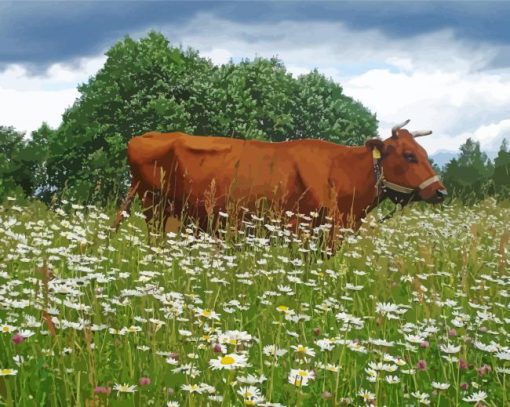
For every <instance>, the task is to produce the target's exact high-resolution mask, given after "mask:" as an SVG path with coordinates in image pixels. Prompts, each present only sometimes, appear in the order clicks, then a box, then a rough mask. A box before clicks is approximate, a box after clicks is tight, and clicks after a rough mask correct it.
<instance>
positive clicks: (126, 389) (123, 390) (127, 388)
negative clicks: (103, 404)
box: [113, 384, 136, 394]
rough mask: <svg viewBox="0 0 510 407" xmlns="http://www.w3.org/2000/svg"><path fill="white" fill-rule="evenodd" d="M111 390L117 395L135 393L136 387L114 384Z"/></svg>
mask: <svg viewBox="0 0 510 407" xmlns="http://www.w3.org/2000/svg"><path fill="white" fill-rule="evenodd" d="M113 390H117V394H119V393H134V392H135V391H136V385H132V386H130V385H129V384H115V385H114V386H113Z"/></svg>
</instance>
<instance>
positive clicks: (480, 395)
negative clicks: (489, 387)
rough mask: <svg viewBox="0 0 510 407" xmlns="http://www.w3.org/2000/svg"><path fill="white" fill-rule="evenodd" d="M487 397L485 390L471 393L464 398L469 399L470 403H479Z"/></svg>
mask: <svg viewBox="0 0 510 407" xmlns="http://www.w3.org/2000/svg"><path fill="white" fill-rule="evenodd" d="M486 398H487V393H485V392H484V391H479V392H477V393H473V394H471V395H470V396H469V397H464V398H463V399H462V400H464V401H467V402H468V403H478V402H480V401H484V400H485V399H486Z"/></svg>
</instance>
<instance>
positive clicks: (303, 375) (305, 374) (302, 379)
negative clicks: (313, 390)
mask: <svg viewBox="0 0 510 407" xmlns="http://www.w3.org/2000/svg"><path fill="white" fill-rule="evenodd" d="M313 379H315V373H314V372H313V371H312V370H302V369H291V371H290V373H289V377H288V381H289V383H290V384H293V385H294V386H296V387H303V386H307V385H308V382H309V381H310V380H313Z"/></svg>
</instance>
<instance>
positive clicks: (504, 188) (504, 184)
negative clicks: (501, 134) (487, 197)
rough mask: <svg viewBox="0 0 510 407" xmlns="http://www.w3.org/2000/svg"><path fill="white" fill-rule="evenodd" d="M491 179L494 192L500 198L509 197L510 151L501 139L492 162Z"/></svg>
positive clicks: (506, 142) (506, 143) (505, 141)
mask: <svg viewBox="0 0 510 407" xmlns="http://www.w3.org/2000/svg"><path fill="white" fill-rule="evenodd" d="M492 179H493V182H494V189H495V192H496V193H497V194H498V195H500V196H505V197H510V151H509V149H508V141H507V140H506V139H503V142H502V143H501V147H500V148H499V151H498V156H497V157H496V159H495V160H494V175H493V177H492Z"/></svg>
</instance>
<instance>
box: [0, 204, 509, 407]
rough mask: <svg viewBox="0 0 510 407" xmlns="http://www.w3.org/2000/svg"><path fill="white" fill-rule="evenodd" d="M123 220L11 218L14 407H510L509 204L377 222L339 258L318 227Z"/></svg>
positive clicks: (63, 210)
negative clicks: (165, 225) (151, 227)
mask: <svg viewBox="0 0 510 407" xmlns="http://www.w3.org/2000/svg"><path fill="white" fill-rule="evenodd" d="M113 215H114V212H113V211H111V212H110V211H107V213H105V212H104V211H103V210H101V209H100V208H96V207H93V206H80V205H73V204H71V203H69V202H65V201H64V202H60V203H59V204H57V205H55V206H54V207H53V208H51V209H48V208H46V207H45V206H43V205H42V204H37V203H29V204H25V203H19V202H17V201H16V200H14V199H10V200H8V201H6V202H5V203H4V204H3V205H2V206H0V405H3V406H86V407H92V406H144V407H145V406H197V407H199V406H243V405H244V406H342V405H351V406H365V405H374V406H418V405H434V406H457V405H460V406H464V405H465V406H468V405H476V406H497V407H500V406H508V405H510V205H509V204H508V203H506V204H505V203H497V202H496V201H493V200H486V201H484V202H482V203H480V204H478V205H475V206H471V207H463V206H461V205H460V204H455V203H453V204H448V205H443V206H435V207H432V206H426V205H423V206H417V205H415V206H412V207H408V208H405V210H404V211H403V212H401V213H398V214H396V215H395V216H394V217H393V218H391V219H389V220H386V221H384V222H379V219H378V218H379V217H381V216H382V213H377V212H376V213H374V214H372V215H371V216H370V217H369V218H367V220H366V222H364V224H363V226H362V228H361V230H360V231H359V232H357V233H352V231H350V230H348V229H347V230H341V231H340V232H341V233H342V234H343V244H342V246H341V248H340V249H339V250H338V251H337V253H336V254H335V255H334V256H330V257H328V256H323V254H322V253H321V246H320V245H321V240H320V239H319V236H320V235H321V234H322V233H323V232H324V230H325V229H327V225H326V226H325V227H322V228H316V229H311V228H310V226H309V225H310V221H311V220H312V217H313V216H314V214H311V216H299V231H300V233H298V234H296V233H295V231H290V230H288V229H287V228H286V224H287V223H288V221H289V220H291V218H292V217H295V216H297V215H295V214H292V213H286V214H285V215H284V217H283V218H280V219H272V218H271V217H259V216H250V215H249V214H246V215H247V216H246V218H245V220H244V221H243V222H242V227H241V228H240V229H239V230H237V231H233V230H232V229H231V228H229V227H228V226H227V227H225V228H224V229H220V230H219V231H218V233H216V234H215V235H207V234H203V233H198V232H197V231H196V230H195V229H194V228H193V227H191V226H188V227H184V228H183V229H182V231H181V232H180V233H179V234H173V233H169V234H166V235H162V236H161V235H160V236H159V237H158V236H151V237H150V239H148V234H147V228H146V226H145V222H144V220H143V215H142V214H141V213H140V211H139V209H138V210H137V209H136V208H135V209H134V210H133V212H132V213H131V215H130V216H129V217H127V218H126V219H125V220H124V222H123V224H122V226H121V229H120V230H119V232H117V233H114V232H111V230H110V226H111V224H112V218H113ZM218 236H222V237H223V238H222V239H219V238H218ZM149 241H150V242H151V243H150V244H149Z"/></svg>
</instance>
